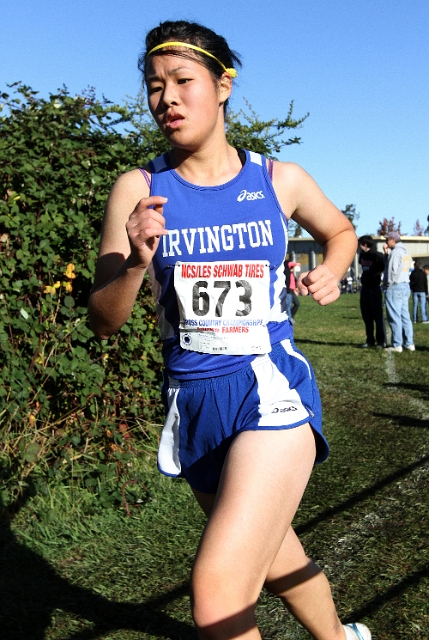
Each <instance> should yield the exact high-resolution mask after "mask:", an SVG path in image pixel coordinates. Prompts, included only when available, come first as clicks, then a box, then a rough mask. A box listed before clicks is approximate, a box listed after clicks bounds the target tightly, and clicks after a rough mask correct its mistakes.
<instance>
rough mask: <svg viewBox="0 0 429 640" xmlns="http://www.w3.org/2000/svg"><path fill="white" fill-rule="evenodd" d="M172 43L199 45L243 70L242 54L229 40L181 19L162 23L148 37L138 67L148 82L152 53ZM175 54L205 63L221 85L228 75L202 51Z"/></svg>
mask: <svg viewBox="0 0 429 640" xmlns="http://www.w3.org/2000/svg"><path fill="white" fill-rule="evenodd" d="M169 40H171V41H172V42H173V41H178V42H187V43H188V44H193V45H196V46H197V47H201V49H205V50H206V51H208V52H209V53H211V54H212V55H213V56H215V57H216V58H218V59H219V60H220V61H221V62H222V64H224V65H225V67H227V68H230V67H237V66H238V67H241V61H240V58H239V55H238V54H237V53H236V52H235V51H232V50H231V49H230V48H229V46H228V43H227V41H226V40H225V38H223V37H222V36H219V35H217V33H215V32H214V31H212V30H211V29H208V28H207V27H203V26H202V25H201V24H198V23H197V22H186V21H185V20H178V21H176V22H170V21H167V22H161V24H160V25H159V27H155V28H154V29H152V30H151V31H149V33H148V34H147V36H146V48H145V50H144V52H143V53H142V54H141V55H140V57H139V59H138V68H139V70H140V71H141V73H142V75H143V79H144V80H145V79H146V62H147V60H146V58H147V54H148V53H149V51H151V50H152V49H153V48H154V47H156V46H157V45H159V44H163V43H164V42H168V41H169ZM168 54H170V55H171V50H168V49H159V50H158V51H156V52H155V53H154V54H153V55H161V56H162V55H168ZM174 54H175V55H180V56H183V57H188V58H193V59H197V60H198V62H201V64H203V65H204V66H205V67H206V69H208V71H209V72H210V73H211V75H212V77H213V79H214V80H215V81H216V82H217V81H218V80H219V79H220V78H221V77H222V74H223V73H224V69H223V68H222V67H221V65H220V64H219V63H218V62H216V60H214V59H213V58H211V57H210V56H206V55H204V54H203V53H199V52H198V51H192V50H190V49H188V50H186V51H175V52H174Z"/></svg>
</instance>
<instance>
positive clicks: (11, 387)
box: [0, 85, 165, 486]
mask: <svg viewBox="0 0 429 640" xmlns="http://www.w3.org/2000/svg"><path fill="white" fill-rule="evenodd" d="M15 91H16V93H15V95H14V96H13V97H10V96H9V95H8V94H5V93H3V94H2V99H3V101H4V102H5V103H6V104H5V106H6V109H4V111H6V110H7V113H6V115H3V116H2V117H1V120H0V130H1V136H0V189H1V194H0V420H1V423H0V424H1V435H2V437H1V444H0V461H2V464H3V465H4V467H5V469H6V474H7V476H8V477H9V478H13V479H14V481H16V480H18V481H20V480H21V481H22V480H23V478H24V477H25V476H26V475H27V474H28V473H29V472H30V471H35V470H37V471H43V472H48V473H51V474H52V473H55V472H59V471H60V470H62V473H63V472H64V471H67V470H70V469H71V467H73V473H74V475H78V476H80V477H81V478H82V481H83V482H85V483H86V484H87V485H88V486H91V485H92V484H94V476H95V475H97V474H99V473H103V474H106V473H107V474H108V475H109V474H110V475H111V476H113V475H115V474H116V475H117V474H118V472H119V471H122V470H123V468H124V467H126V466H127V465H126V464H125V463H126V462H127V460H128V459H129V458H130V456H132V455H133V454H134V453H135V451H136V449H139V450H141V446H142V445H143V448H146V449H147V450H149V449H153V447H154V444H155V443H154V439H156V432H155V431H154V430H153V429H152V428H151V425H152V424H153V423H157V422H159V421H160V416H161V407H160V402H159V386H160V382H161V358H160V355H159V344H158V343H157V331H156V329H155V324H156V320H155V317H154V313H153V311H152V309H153V303H152V298H151V294H150V290H149V287H148V284H147V283H145V286H144V287H143V289H142V292H141V294H140V296H139V300H138V304H137V305H135V309H134V312H133V314H132V317H131V318H130V320H129V321H128V323H127V324H126V325H125V326H124V327H123V329H122V330H121V331H120V332H119V333H118V334H117V335H116V336H115V337H114V338H112V339H110V340H108V341H101V342H100V341H99V340H97V339H95V338H94V336H93V335H92V333H91V331H90V330H89V328H88V326H87V316H86V313H87V311H86V305H87V300H88V295H89V291H90V288H91V283H92V280H93V276H94V268H95V261H96V257H97V245H98V238H99V235H100V228H101V219H102V214H103V209H104V205H105V201H106V198H107V195H108V193H109V190H110V187H111V185H112V184H113V182H114V181H115V179H116V178H117V176H118V175H119V174H121V173H123V172H124V171H126V170H128V169H130V168H134V167H135V166H139V165H141V164H142V163H145V162H147V160H148V157H149V155H150V156H152V155H153V153H151V154H148V152H147V151H146V148H144V147H143V145H142V144H141V142H140V138H139V136H138V135H137V133H136V132H133V133H132V132H129V133H127V132H124V131H123V130H122V132H118V123H124V122H126V121H127V120H129V119H130V115H131V112H130V109H127V108H119V107H118V106H116V105H109V104H100V103H98V102H97V101H96V100H95V99H94V97H93V96H92V95H91V94H90V95H84V96H79V97H75V98H72V97H70V95H69V94H68V93H67V91H65V90H64V91H60V92H58V93H57V94H56V95H52V96H50V99H49V100H43V99H38V98H37V97H36V94H35V92H34V91H32V90H31V89H30V88H28V87H25V86H22V85H18V86H17V87H16V89H15ZM122 126H123V125H122ZM150 137H151V140H147V139H146V144H148V143H150V145H151V149H153V148H154V147H155V150H156V152H158V151H162V150H163V145H164V148H165V143H164V141H163V140H162V138H159V136H158V137H157V139H155V140H154V137H156V132H152V133H150Z"/></svg>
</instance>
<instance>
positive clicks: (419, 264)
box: [414, 260, 421, 269]
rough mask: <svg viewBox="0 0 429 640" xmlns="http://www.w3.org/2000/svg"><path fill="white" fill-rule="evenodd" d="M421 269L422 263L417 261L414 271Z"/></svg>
mask: <svg viewBox="0 0 429 640" xmlns="http://www.w3.org/2000/svg"><path fill="white" fill-rule="evenodd" d="M420 268H421V263H420V262H418V261H417V260H416V262H415V263H414V269H420Z"/></svg>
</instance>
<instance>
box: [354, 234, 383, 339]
mask: <svg viewBox="0 0 429 640" xmlns="http://www.w3.org/2000/svg"><path fill="white" fill-rule="evenodd" d="M359 247H360V254H359V264H360V265H361V267H362V275H361V292H360V312H361V314H362V320H363V321H364V323H365V331H366V341H365V342H364V344H363V345H362V347H363V348H367V347H375V346H376V345H377V347H385V346H386V332H385V328H384V318H383V294H382V292H381V276H382V275H383V271H384V256H383V254H382V253H380V252H379V251H376V250H375V246H374V241H373V239H372V238H371V236H368V235H367V236H361V237H360V238H359ZM374 324H375V339H374Z"/></svg>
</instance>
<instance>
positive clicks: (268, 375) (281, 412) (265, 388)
mask: <svg viewBox="0 0 429 640" xmlns="http://www.w3.org/2000/svg"><path fill="white" fill-rule="evenodd" d="M294 355H295V354H294ZM296 355H299V354H296ZM304 360H305V358H304ZM252 368H253V371H254V373H255V376H256V379H257V381H258V394H259V399H260V404H259V413H260V415H261V417H260V419H259V422H258V426H260V427H282V426H287V425H294V424H299V423H303V422H305V421H306V420H308V419H309V417H310V415H309V413H308V411H307V409H306V408H305V407H304V405H303V404H302V402H301V398H300V396H299V394H298V392H297V391H296V390H295V389H291V388H290V386H289V381H288V379H287V378H286V376H284V375H283V373H281V371H280V370H279V369H278V367H276V365H275V364H274V363H273V362H272V361H271V359H270V357H269V355H266V356H258V357H257V358H255V360H253V362H252Z"/></svg>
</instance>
